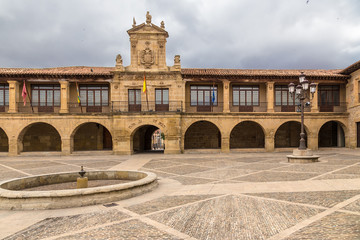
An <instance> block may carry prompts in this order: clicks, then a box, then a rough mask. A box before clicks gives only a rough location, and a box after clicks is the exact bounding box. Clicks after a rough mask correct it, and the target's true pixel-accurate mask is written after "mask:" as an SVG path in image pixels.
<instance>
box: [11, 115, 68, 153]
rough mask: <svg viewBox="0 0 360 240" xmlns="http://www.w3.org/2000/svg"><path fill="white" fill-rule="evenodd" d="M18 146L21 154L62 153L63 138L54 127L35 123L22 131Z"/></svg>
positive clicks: (43, 123)
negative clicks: (39, 152)
mask: <svg viewBox="0 0 360 240" xmlns="http://www.w3.org/2000/svg"><path fill="white" fill-rule="evenodd" d="M18 146H19V152H35V151H36V152H38V151H41V152H50V151H61V136H60V134H59V131H58V129H56V128H55V127H54V126H53V125H51V124H49V123H45V122H35V123H31V124H29V125H27V126H26V127H25V128H24V129H22V130H21V132H20V134H19V136H18Z"/></svg>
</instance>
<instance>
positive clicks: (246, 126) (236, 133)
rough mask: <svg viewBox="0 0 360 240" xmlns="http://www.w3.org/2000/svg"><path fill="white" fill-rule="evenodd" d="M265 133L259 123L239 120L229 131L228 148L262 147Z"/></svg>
mask: <svg viewBox="0 0 360 240" xmlns="http://www.w3.org/2000/svg"><path fill="white" fill-rule="evenodd" d="M263 147H265V135H264V132H263V130H262V129H261V127H260V126H259V124H257V123H255V122H249V121H245V122H241V123H239V124H238V125H236V127H235V128H234V129H233V130H232V131H231V134H230V148H263Z"/></svg>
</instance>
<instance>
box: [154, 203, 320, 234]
mask: <svg viewBox="0 0 360 240" xmlns="http://www.w3.org/2000/svg"><path fill="white" fill-rule="evenodd" d="M321 211H322V210H319V209H314V208H308V207H303V206H295V205H290V204H284V203H278V202H271V201H264V200H259V199H255V198H251V197H245V196H226V197H221V198H216V199H211V200H208V201H202V202H200V203H195V204H191V205H187V206H183V207H180V208H176V209H172V210H169V211H165V212H161V213H155V214H153V215H149V218H151V219H153V220H155V221H159V222H161V223H163V224H165V225H167V226H169V227H171V228H175V229H176V230H178V231H180V232H183V233H185V234H187V235H189V236H192V237H195V238H197V239H201V240H205V239H206V240H210V239H216V240H218V239H221V240H230V239H246V240H247V239H251V240H255V239H266V238H268V237H270V236H272V235H275V234H277V233H278V232H280V231H282V230H284V229H286V228H289V227H290V226H292V225H295V224H296V223H298V222H300V221H302V220H304V219H307V218H309V217H311V216H313V215H315V214H318V213H319V212H321Z"/></svg>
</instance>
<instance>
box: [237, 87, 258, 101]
mask: <svg viewBox="0 0 360 240" xmlns="http://www.w3.org/2000/svg"><path fill="white" fill-rule="evenodd" d="M239 105H240V106H258V105H259V86H233V106H239Z"/></svg>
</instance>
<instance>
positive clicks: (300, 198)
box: [249, 191, 360, 208]
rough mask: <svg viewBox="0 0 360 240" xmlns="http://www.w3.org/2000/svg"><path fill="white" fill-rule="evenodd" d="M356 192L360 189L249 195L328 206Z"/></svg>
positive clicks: (354, 194)
mask: <svg viewBox="0 0 360 240" xmlns="http://www.w3.org/2000/svg"><path fill="white" fill-rule="evenodd" d="M358 194H360V191H331V192H330V191H324V192H289V193H254V194H249V195H252V196H259V197H264V198H274V199H278V200H284V201H289V202H296V203H305V204H311V205H318V206H323V207H329V208H330V207H333V206H335V205H336V204H338V203H340V202H343V201H345V200H346V199H349V198H351V197H353V196H356V195H358Z"/></svg>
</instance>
